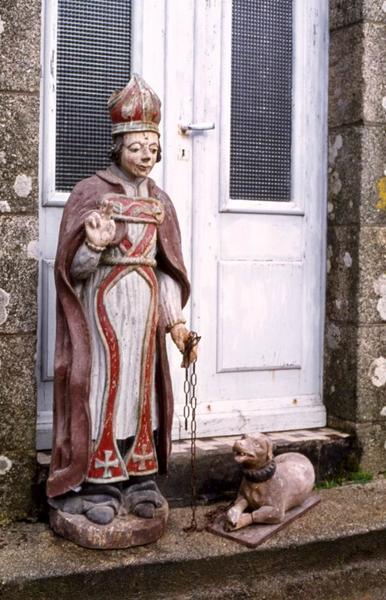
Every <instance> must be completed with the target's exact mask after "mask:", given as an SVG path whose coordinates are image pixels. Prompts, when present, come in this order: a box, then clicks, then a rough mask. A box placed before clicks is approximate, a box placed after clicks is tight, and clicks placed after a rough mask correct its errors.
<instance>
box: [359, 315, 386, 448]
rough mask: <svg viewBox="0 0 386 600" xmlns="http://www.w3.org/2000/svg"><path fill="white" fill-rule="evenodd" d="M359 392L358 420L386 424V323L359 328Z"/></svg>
mask: <svg viewBox="0 0 386 600" xmlns="http://www.w3.org/2000/svg"><path fill="white" fill-rule="evenodd" d="M357 394H358V402H357V418H358V421H360V422H368V421H370V422H372V421H382V422H384V423H385V425H386V414H384V413H385V410H386V409H385V407H386V324H385V325H378V326H376V325H373V326H369V327H361V328H360V329H359V335H358V364H357ZM385 442H386V436H385Z"/></svg>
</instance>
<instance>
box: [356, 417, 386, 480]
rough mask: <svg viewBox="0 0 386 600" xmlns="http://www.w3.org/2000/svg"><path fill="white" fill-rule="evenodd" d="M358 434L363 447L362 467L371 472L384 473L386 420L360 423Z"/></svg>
mask: <svg viewBox="0 0 386 600" xmlns="http://www.w3.org/2000/svg"><path fill="white" fill-rule="evenodd" d="M356 434H357V439H358V443H359V445H360V448H361V461H360V467H361V469H362V470H363V471H369V472H370V473H384V472H385V471H386V447H385V442H386V420H385V422H383V423H358V424H357V426H356Z"/></svg>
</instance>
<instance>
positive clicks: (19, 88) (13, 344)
mask: <svg viewBox="0 0 386 600" xmlns="http://www.w3.org/2000/svg"><path fill="white" fill-rule="evenodd" d="M40 21H41V6H40V0H28V1H27V0H2V2H1V6H0V54H1V72H0V106H1V110H0V244H1V255H0V256H1V259H0V366H1V377H0V415H1V416H0V523H2V522H5V521H7V520H12V519H20V518H23V517H25V516H26V515H27V514H29V512H30V508H31V498H32V494H31V488H32V482H33V479H34V471H35V463H36V452H35V421H36V375H35V359H36V329H37V282H38V260H37V259H38V243H37V238H38V156H39V148H38V144H39V87H40Z"/></svg>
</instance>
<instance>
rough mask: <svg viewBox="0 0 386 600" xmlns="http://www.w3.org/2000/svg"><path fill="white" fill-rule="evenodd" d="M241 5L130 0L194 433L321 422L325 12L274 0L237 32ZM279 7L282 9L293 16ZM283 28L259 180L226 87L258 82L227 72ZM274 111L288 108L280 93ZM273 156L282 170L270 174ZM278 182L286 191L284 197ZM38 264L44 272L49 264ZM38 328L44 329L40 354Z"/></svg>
mask: <svg viewBox="0 0 386 600" xmlns="http://www.w3.org/2000/svg"><path fill="white" fill-rule="evenodd" d="M243 4H244V5H245V4H246V5H248V4H249V3H248V2H246V3H244V2H243V3H239V2H232V1H231V0H208V1H205V2H204V1H203V0H182V1H181V0H145V1H143V0H134V1H133V2H132V5H133V45H132V48H133V55H132V58H133V61H132V67H133V68H132V70H133V71H137V72H140V73H141V74H142V75H143V77H144V78H145V79H146V80H147V81H148V82H149V83H150V84H151V85H152V87H153V88H154V89H155V90H156V91H157V93H159V94H160V96H161V98H162V100H163V119H162V137H161V143H162V147H163V162H162V163H161V165H159V166H157V167H156V170H155V172H154V178H155V179H156V180H157V182H158V183H159V184H160V185H161V187H163V188H164V189H165V190H166V191H167V192H168V193H169V195H170V196H171V197H172V200H173V201H174V204H175V206H176V209H177V212H178V215H179V219H180V224H181V229H182V235H183V245H184V255H185V259H186V262H187V266H188V269H189V271H190V273H191V279H192V292H193V293H192V301H191V303H190V306H189V308H188V312H187V317H188V320H190V322H191V325H192V328H194V329H195V330H196V331H198V333H199V334H200V335H201V336H202V342H201V344H200V357H199V362H198V366H197V371H198V377H199V390H198V392H199V393H198V397H199V406H198V435H199V436H200V437H207V436H213V435H230V434H236V433H240V432H252V431H258V430H263V431H264V430H265V431H273V430H284V429H295V428H300V427H301V428H304V427H316V426H323V425H324V424H325V409H324V406H323V403H322V398H321V370H322V334H323V315H324V302H323V297H324V264H325V193H326V189H325V188H326V181H325V180H326V174H325V165H326V151H325V146H326V94H327V77H326V65H327V39H326V37H327V31H328V27H327V7H326V6H325V4H326V3H325V2H323V1H322V0H295V1H294V2H290V1H289V0H283V2H282V4H283V6H284V5H287V12H286V10H284V11H281V10H280V9H279V11H278V12H277V14H276V15H275V14H274V13H272V12H271V13H269V14H267V15H265V16H264V15H263V17H264V18H263V20H262V22H261V23H260V24H259V23H258V19H256V20H255V19H254V18H251V19H250V21H249V23H248V32H247V35H245V36H243V35H242V34H241V35H240V29H237V28H240V27H241V28H242V27H243V26H245V24H244V25H243V18H244V19H245V15H244V17H243V15H241V17H240V16H238V15H235V13H234V12H233V11H234V10H236V9H240V6H241V5H243ZM250 4H251V6H250V7H249V8H250V9H254V10H256V7H260V8H261V10H265V8H266V9H267V10H268V11H269V10H271V9H272V3H271V2H268V1H262V2H261V3H256V2H251V3H250ZM274 4H276V3H274ZM288 5H293V9H292V14H290V13H289V12H288ZM284 8H285V7H284ZM289 14H290V17H289ZM257 16H258V17H259V15H257ZM275 18H277V19H282V23H281V26H282V31H281V30H280V27H279V28H277V27H276V30H275V27H273V29H272V31H271V30H270V28H269V27H268V29H264V30H263V31H262V30H261V27H262V26H264V27H265V26H266V25H267V23H268V24H269V22H270V19H271V20H272V19H275ZM288 18H290V23H288V22H286V19H287V20H288ZM264 19H265V21H264ZM276 25H277V23H276ZM259 27H260V29H259ZM232 28H233V31H232ZM288 31H290V32H291V48H290V57H289V58H290V59H289V61H288V48H287V50H286V49H285V47H283V44H282V46H281V47H280V48H279V57H280V51H281V52H282V53H283V52H284V51H285V52H287V62H286V61H284V67H283V68H284V75H286V73H285V65H287V67H288V63H289V64H290V65H291V67H290V75H289V76H290V87H291V90H290V112H289V115H290V130H289V137H288V126H287V132H285V131H284V132H283V131H279V134H280V135H279V134H278V135H277V137H278V140H279V141H280V147H279V149H278V146H277V145H276V147H273V148H272V147H270V146H269V144H268V146H267V154H266V155H265V154H263V159H264V160H265V159H266V163H264V160H263V164H260V171H259V172H260V176H257V175H256V173H255V172H254V163H253V160H254V159H253V157H254V154H253V150H252V153H251V147H252V148H254V147H255V146H256V145H259V144H261V143H262V141H263V142H264V135H263V134H264V131H261V130H260V129H259V128H258V127H256V125H254V124H253V123H252V126H251V127H248V126H246V125H245V121H248V114H250V112H248V111H250V110H251V109H253V102H252V104H251V101H249V102H250V104H249V105H247V102H245V105H244V103H243V101H242V102H239V104H237V94H238V98H239V99H240V98H243V94H244V89H245V90H247V92H248V90H249V93H250V90H251V88H252V90H253V86H254V84H255V82H254V81H253V80H250V81H249V80H248V73H246V74H244V73H243V74H241V75H240V73H239V72H238V70H237V69H238V67H239V65H240V64H241V65H242V64H245V61H244V63H243V52H246V51H247V50H248V48H246V47H244V48H243V45H242V44H243V43H244V44H247V46H248V47H249V49H250V47H251V46H253V39H255V38H256V36H261V35H263V34H264V35H266V36H268V38H269V36H270V35H272V37H271V38H270V39H268V38H267V41H266V43H267V44H268V45H269V44H271V49H272V48H273V50H274V51H276V50H275V47H274V44H275V43H278V44H279V46H280V44H281V42H282V37H281V34H283V36H284V35H287V41H288ZM238 32H239V34H238ZM232 34H233V37H232ZM275 36H276V37H275ZM243 40H244V42H243ZM237 53H238V55H239V57H241V58H240V60H241V63H237ZM266 54H267V53H266ZM268 54H269V53H268ZM232 57H233V63H232ZM252 58H253V57H252ZM259 59H260V57H257V59H256V57H255V58H254V60H256V65H255V69H260V70H263V71H264V69H265V70H267V69H268V71H267V79H268V80H269V64H268V65H267V64H266V63H264V61H262V64H261V65H260V63H259ZM232 64H233V66H232ZM252 72H253V70H252ZM279 75H280V73H279ZM287 77H288V73H287ZM236 80H237V81H236ZM263 80H264V72H263ZM235 81H236V84H237V85H236V84H235ZM263 84H264V85H265V82H264V81H263ZM267 85H268V86H269V81H268V84H267ZM237 86H239V87H238V88H237ZM279 88H280V86H279ZM274 89H275V88H274ZM235 90H236V92H235ZM237 90H238V91H237ZM279 91H280V89H279ZM247 92H246V94H247ZM247 95H248V94H247ZM235 97H236V99H235ZM268 100H269V89H268ZM272 106H273V109H274V110H276V111H279V121H278V124H277V125H275V126H277V127H279V128H280V127H281V126H282V124H281V123H282V122H281V121H280V110H281V108H280V107H281V104H280V97H275V99H274V101H273V104H272ZM260 109H261V106H260ZM271 109H272V107H271V105H270V103H269V102H268V103H267V105H266V106H263V110H267V111H268V112H269V111H270V110H271ZM285 110H287V113H288V98H287V106H286V107H285V106H284V108H283V111H285ZM260 112H261V111H260ZM283 114H284V113H283ZM287 116H288V115H287ZM260 119H261V115H260ZM287 121H288V119H287ZM264 122H265V121H264V119H263V125H264ZM189 124H193V125H194V126H199V127H200V128H201V131H194V132H193V131H187V132H185V133H184V132H183V130H184V128H181V125H182V126H184V125H185V126H186V125H189ZM212 124H214V129H210V127H211V126H212ZM274 124H275V122H274ZM287 125H288V124H287ZM284 126H285V119H284ZM268 133H269V136H268V137H269V138H270V139H271V138H272V136H274V135H275V131H274V130H273V131H272V135H271V132H268ZM286 135H287V138H286ZM288 140H289V141H288ZM281 142H283V143H281ZM286 144H287V145H286ZM231 146H232V148H231ZM271 146H272V145H271ZM270 151H271V152H272V156H270V155H269V152H270ZM240 157H241V158H240ZM243 157H245V160H244V158H243ZM251 161H252V162H251ZM260 161H261V157H260ZM278 161H279V165H283V167H282V168H280V173H279V171H278V168H277V164H278ZM281 161H282V162H281ZM245 165H246V167H245V168H243V166H245ZM251 165H252V167H251ZM259 177H261V179H259ZM264 178H266V179H267V187H266V186H265V184H264V181H265V179H264ZM286 185H287V188H288V193H287V195H286V193H285V190H284V192H282V190H283V186H284V188H285V186H286ZM269 186H270V187H269ZM275 186H276V187H275ZM280 186H281V187H280ZM267 189H268V190H269V191H268V192H267V193H265V192H266V190H267ZM256 190H257V191H256ZM275 190H279V192H278V193H276V192H275ZM280 190H281V191H280ZM56 212H58V211H56ZM52 219H53V220H54V221H55V222H57V221H58V215H57V214H56V213H54V216H52V217H51V220H52ZM49 220H50V219H49V218H48V217H47V218H46V222H49ZM43 221H44V219H43ZM53 237H55V236H53ZM51 245H52V246H54V242H52V244H51ZM52 251H53V248H50V252H51V254H52ZM51 258H52V257H51ZM46 262H47V261H46ZM47 264H48V265H49V262H47ZM45 269H46V271H47V272H48V266H47V267H45ZM43 274H44V268H43ZM44 282H46V283H45V285H46V292H45V293H46V296H45V297H46V298H48V296H49V294H52V290H49V289H48V288H49V286H50V283H49V282H50V278H49V277H46V278H45V279H44V278H43V283H44ZM43 297H44V294H43ZM49 306H52V304H49V303H47V302H46V307H49ZM46 311H47V308H46ZM52 312H53V311H52V309H51V313H50V314H51V320H52V318H53V316H52ZM45 322H47V321H45ZM48 330H49V327H47V326H46V329H45V331H46V339H47V343H46V345H45V347H46V348H47V345H48V344H49V343H50V342H49V341H48V340H49V334H48ZM43 346H44V345H43ZM44 352H45V353H44ZM44 352H43V354H44V356H43V365H44V364H48V365H49V364H52V363H51V362H50V361H52V357H47V356H48V355H47V352H46V351H44ZM51 352H52V347H51V349H50V354H51ZM170 356H171V363H172V372H173V383H174V389H175V403H176V406H175V426H174V437H175V438H178V437H186V435H187V434H186V432H185V431H184V429H183V426H182V425H183V419H182V411H183V372H182V370H181V369H180V367H179V362H180V357H179V355H178V353H177V352H176V351H175V350H174V348H171V347H170ZM50 385H51V384H50V383H49V382H48V383H46V384H45V386H44V385H42V386H41V391H42V390H45V392H44V394H42V393H41V398H43V401H41V402H44V403H45V404H41V408H42V407H43V410H41V420H42V421H44V420H45V421H46V430H48V428H49V421H50V412H49V402H50V394H51V391H50ZM41 428H42V426H41ZM43 428H44V426H43ZM43 438H44V435H42V436H41V440H42V441H41V446H46V445H47V437H45V440H44V441H43Z"/></svg>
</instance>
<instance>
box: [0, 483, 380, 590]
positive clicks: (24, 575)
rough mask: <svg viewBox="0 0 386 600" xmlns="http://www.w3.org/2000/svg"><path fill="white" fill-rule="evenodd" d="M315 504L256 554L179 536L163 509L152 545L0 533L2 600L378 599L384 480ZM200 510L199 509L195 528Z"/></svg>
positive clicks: (22, 527)
mask: <svg viewBox="0 0 386 600" xmlns="http://www.w3.org/2000/svg"><path fill="white" fill-rule="evenodd" d="M320 495H321V496H322V502H321V504H319V505H318V506H317V507H316V508H314V509H313V510H311V511H310V512H309V513H307V514H305V515H304V516H303V517H301V518H300V519H299V520H297V521H295V522H294V523H292V524H291V525H290V526H289V527H288V528H286V529H285V530H282V531H281V532H279V533H278V534H277V535H276V536H275V537H274V538H272V539H271V540H269V541H268V542H266V543H265V544H263V545H262V546H261V547H259V548H257V549H256V550H250V549H247V548H245V547H243V546H241V545H238V544H236V543H234V542H231V541H228V540H225V539H223V538H219V537H216V536H214V535H212V534H210V533H208V532H206V531H201V532H195V533H192V534H189V533H186V532H184V531H183V527H184V526H185V525H187V524H188V523H189V519H190V511H189V509H187V508H177V509H173V510H172V511H171V517H170V521H169V526H168V531H167V533H166V535H165V536H164V537H163V538H162V539H161V540H159V541H158V542H157V543H156V544H154V545H152V546H149V547H140V548H135V549H131V550H124V551H122V550H121V551H98V550H86V549H83V548H79V547H77V546H75V545H73V544H72V543H70V542H67V541H65V540H62V539H60V538H58V537H56V536H55V535H54V534H53V533H52V532H51V531H50V530H49V528H48V526H47V525H45V524H42V523H18V524H14V525H12V526H8V527H4V528H2V529H0V598H4V599H6V600H35V599H37V598H39V600H51V599H52V600H62V599H63V600H64V599H67V598H75V599H77V598H82V599H84V600H107V599H109V600H110V599H111V600H115V599H118V598H119V599H121V600H131V599H134V598H135V599H136V600H150V599H155V600H166V599H168V600H212V599H216V600H217V599H218V598H221V600H233V599H237V600H247V599H250V598H252V599H254V598H256V599H257V598H258V599H259V600H279V599H289V600H292V599H293V600H302V599H303V598H304V599H306V598H307V600H313V599H316V598H318V600H323V599H328V600H349V599H350V600H381V599H382V600H384V599H385V598H386V480H385V478H384V477H379V478H378V479H377V480H375V481H374V482H372V483H369V484H365V485H347V486H343V487H339V488H334V489H328V490H322V491H321V492H320ZM211 509H213V507H211V508H210V509H209V508H208V507H201V508H200V509H199V511H198V513H199V514H198V517H199V521H200V523H201V524H204V522H205V514H206V513H208V511H209V510H211Z"/></svg>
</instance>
